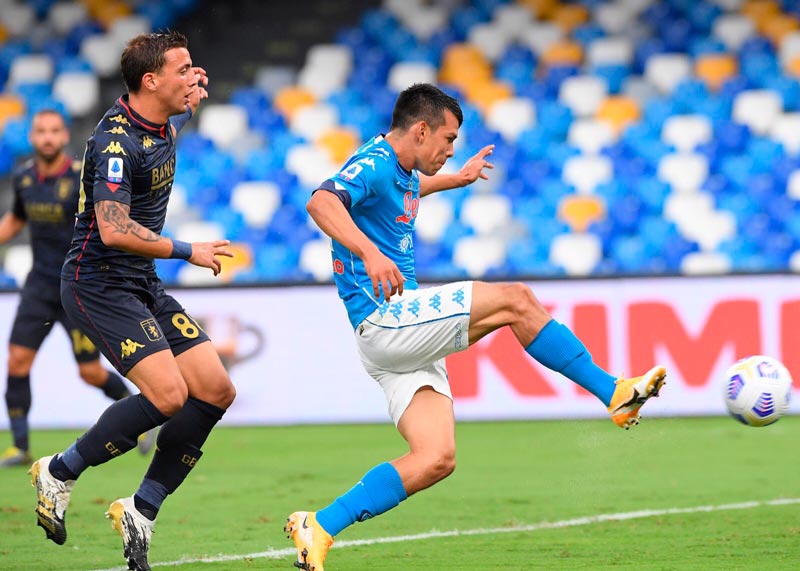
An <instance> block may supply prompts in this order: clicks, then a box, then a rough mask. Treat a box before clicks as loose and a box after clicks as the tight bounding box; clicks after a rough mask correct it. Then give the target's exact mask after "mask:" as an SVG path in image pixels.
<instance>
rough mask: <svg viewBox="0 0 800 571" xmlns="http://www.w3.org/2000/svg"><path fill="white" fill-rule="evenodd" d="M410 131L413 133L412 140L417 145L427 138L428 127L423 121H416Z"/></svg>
mask: <svg viewBox="0 0 800 571" xmlns="http://www.w3.org/2000/svg"><path fill="white" fill-rule="evenodd" d="M412 130H413V131H414V138H415V140H416V141H417V143H422V142H424V141H425V137H427V136H428V134H429V131H430V127H429V126H428V124H427V123H426V122H425V121H417V122H416V123H415V124H414V126H413V127H412Z"/></svg>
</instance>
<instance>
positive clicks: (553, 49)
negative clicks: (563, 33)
mask: <svg viewBox="0 0 800 571" xmlns="http://www.w3.org/2000/svg"><path fill="white" fill-rule="evenodd" d="M582 60H583V48H582V47H581V45H580V44H579V43H577V42H572V41H569V40H564V41H560V42H556V43H554V44H552V45H551V46H550V47H548V48H547V49H546V50H545V52H544V53H543V54H542V63H544V64H545V65H548V66H559V65H580V64H581V61H582Z"/></svg>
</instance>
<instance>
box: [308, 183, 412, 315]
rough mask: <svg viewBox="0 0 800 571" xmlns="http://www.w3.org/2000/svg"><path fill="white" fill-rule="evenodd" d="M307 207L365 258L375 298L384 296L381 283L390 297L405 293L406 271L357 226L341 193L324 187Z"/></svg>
mask: <svg viewBox="0 0 800 571" xmlns="http://www.w3.org/2000/svg"><path fill="white" fill-rule="evenodd" d="M306 210H307V211H308V214H309V215H310V216H311V218H313V219H314V222H316V223H317V226H319V227H320V229H321V230H322V231H323V232H325V233H326V234H327V235H328V236H330V237H331V238H333V239H334V240H336V241H337V242H339V243H340V244H341V245H342V246H344V247H345V248H347V249H348V250H350V251H351V252H353V253H354V254H355V255H356V256H358V257H359V258H361V261H363V262H364V270H365V271H366V272H367V275H368V276H369V278H370V280H371V281H372V291H373V293H374V294H375V299H378V298H379V297H380V296H381V292H380V290H379V287H378V286H379V285H380V286H381V288H382V289H383V297H384V299H386V300H387V301H388V300H389V298H390V297H391V296H393V295H394V294H395V293H400V294H401V295H402V294H403V282H404V281H405V278H404V277H403V274H402V273H400V270H399V269H398V268H397V265H396V264H395V263H394V262H393V261H392V260H390V259H389V258H388V257H386V256H385V255H384V254H383V253H382V252H381V251H380V250H379V249H378V247H377V246H376V245H375V244H374V243H373V242H372V240H370V239H369V238H367V236H366V235H365V234H364V233H363V232H362V231H361V229H360V228H359V227H358V226H356V224H355V222H353V219H352V218H351V217H350V213H349V212H347V209H346V208H345V207H344V204H342V201H341V200H339V197H338V196H336V195H335V194H333V193H331V192H328V191H326V190H325V189H320V190H318V191H317V192H315V193H314V194H313V195H312V196H311V200H309V201H308V204H306Z"/></svg>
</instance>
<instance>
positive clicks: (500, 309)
mask: <svg viewBox="0 0 800 571" xmlns="http://www.w3.org/2000/svg"><path fill="white" fill-rule="evenodd" d="M505 325H508V326H509V327H510V328H511V330H512V331H513V332H514V335H515V336H516V338H517V340H518V341H519V343H520V344H521V345H522V346H523V347H524V348H525V351H526V352H527V353H528V354H529V355H530V356H531V357H533V358H534V359H536V360H537V361H538V362H540V363H541V364H542V365H544V366H545V367H547V368H548V369H552V370H553V371H557V372H559V373H561V374H562V375H564V376H565V377H567V378H568V379H570V380H571V381H573V382H575V383H577V384H578V385H580V386H582V387H583V388H585V389H586V390H588V391H589V392H591V393H592V394H593V395H595V396H596V397H597V398H598V399H600V401H601V402H602V403H603V404H604V405H605V406H606V407H607V408H608V411H609V414H610V415H611V419H612V420H613V421H614V422H615V423H616V424H617V425H618V426H620V427H622V428H625V429H627V428H629V427H630V426H633V425H635V424H638V422H639V409H640V408H641V407H642V405H643V404H644V403H645V402H647V400H648V399H649V398H651V397H656V396H658V394H659V391H660V390H661V387H662V386H663V385H664V380H665V378H666V370H665V369H664V367H661V366H655V367H653V368H652V369H650V370H649V371H647V372H646V373H645V374H643V375H642V376H640V377H632V378H630V379H617V378H615V377H614V376H613V375H610V374H609V373H607V372H606V371H604V370H603V369H602V368H600V367H599V366H597V364H596V363H595V362H594V361H593V360H592V355H591V353H589V350H588V349H587V348H586V346H585V345H584V344H583V343H582V342H581V340H580V339H578V338H577V337H576V336H575V334H574V333H572V331H570V329H569V328H568V327H566V326H565V325H564V324H562V323H559V322H558V321H556V320H555V319H553V318H552V317H551V316H550V314H549V313H548V312H547V310H546V309H545V308H544V306H542V304H541V303H540V302H539V300H538V299H537V298H536V296H535V295H534V293H533V292H532V291H531V289H530V288H529V287H528V286H526V285H525V284H522V283H508V284H495V283H485V282H474V284H473V289H472V311H471V313H470V327H469V340H470V344H472V343H474V342H476V341H477V340H479V339H480V338H482V337H483V336H484V335H486V334H488V333H490V332H492V331H494V330H495V329H498V328H500V327H503V326H505Z"/></svg>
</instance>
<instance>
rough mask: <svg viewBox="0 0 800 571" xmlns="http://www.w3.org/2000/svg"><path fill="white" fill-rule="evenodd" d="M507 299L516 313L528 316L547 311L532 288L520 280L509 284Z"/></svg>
mask: <svg viewBox="0 0 800 571" xmlns="http://www.w3.org/2000/svg"><path fill="white" fill-rule="evenodd" d="M506 299H507V300H508V301H509V304H510V305H511V307H512V309H513V311H514V313H516V314H519V315H524V316H526V318H527V316H529V315H530V314H531V313H539V312H546V310H545V308H544V306H543V305H542V304H541V303H540V302H539V300H538V299H537V297H536V295H535V294H534V293H533V291H532V290H531V288H529V287H528V286H527V285H525V284H523V283H520V282H517V283H512V284H508V291H507V292H506Z"/></svg>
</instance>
